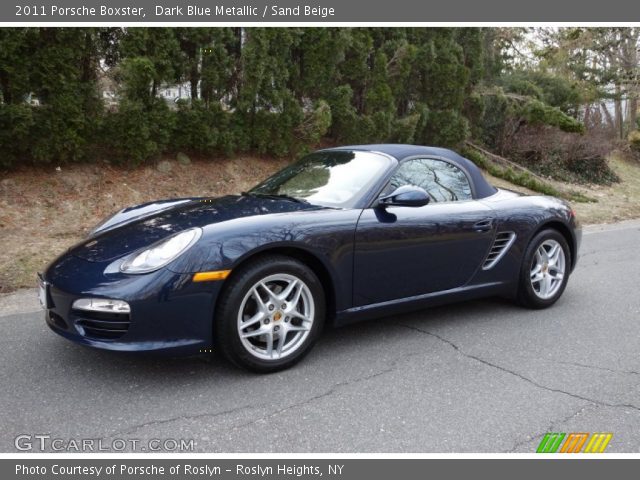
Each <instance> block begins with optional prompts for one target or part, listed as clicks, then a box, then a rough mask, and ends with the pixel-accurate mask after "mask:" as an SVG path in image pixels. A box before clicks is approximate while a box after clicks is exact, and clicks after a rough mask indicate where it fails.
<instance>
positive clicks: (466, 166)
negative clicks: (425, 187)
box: [328, 143, 496, 198]
mask: <svg viewBox="0 0 640 480" xmlns="http://www.w3.org/2000/svg"><path fill="white" fill-rule="evenodd" d="M328 150H364V151H369V152H381V153H384V154H386V155H389V156H391V157H394V158H395V159H396V160H398V161H399V162H401V161H402V160H404V159H406V158H410V157H419V156H425V157H441V158H444V159H446V160H448V161H450V162H451V163H453V164H454V165H457V166H459V167H460V168H462V170H464V171H465V172H466V173H467V174H468V175H469V177H470V180H471V181H472V182H473V186H474V189H475V198H485V197H489V196H491V195H493V194H494V193H496V189H495V187H493V186H492V185H490V184H489V182H487V180H486V179H485V178H484V177H483V176H482V171H481V170H480V169H479V168H478V167H477V165H476V164H475V163H473V162H472V161H471V160H469V159H467V158H464V157H463V156H461V155H458V154H457V153H456V152H454V151H452V150H449V149H446V148H439V147H423V146H420V145H403V144H396V143H389V144H387V143H382V144H374V145H348V146H344V147H336V148H330V149H328Z"/></svg>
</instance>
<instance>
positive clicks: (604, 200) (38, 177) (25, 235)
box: [0, 157, 640, 294]
mask: <svg viewBox="0 0 640 480" xmlns="http://www.w3.org/2000/svg"><path fill="white" fill-rule="evenodd" d="M285 164H286V160H274V159H264V158H257V157H238V158H234V159H215V160H208V161H207V160H194V161H192V163H191V164H189V165H181V164H179V163H178V162H176V161H172V162H171V171H169V172H167V173H163V172H160V171H159V170H158V169H157V168H156V167H155V166H153V165H151V166H142V167H139V168H136V169H133V170H128V169H125V168H121V167H115V166H111V165H107V164H104V165H69V166H64V167H62V168H61V169H60V170H59V171H58V170H57V169H56V168H55V166H51V167H47V168H38V169H34V168H24V169H21V170H18V171H16V172H11V173H10V174H8V175H5V176H4V177H3V178H2V179H1V180H0V245H2V248H1V249H0V294H2V293H6V292H10V291H13V290H15V289H16V288H21V287H32V286H33V285H34V282H35V273H36V272H37V271H38V270H42V269H43V268H44V267H45V265H46V263H47V262H48V261H50V260H51V259H53V258H54V257H55V256H56V255H57V254H59V253H60V252H62V251H63V250H64V249H66V248H68V247H69V246H71V245H72V244H73V243H75V242H77V241H78V240H80V239H81V238H82V237H83V236H84V235H85V234H86V233H87V232H88V231H89V230H90V229H91V228H92V227H93V226H95V225H96V224H97V223H98V222H99V221H100V220H101V219H103V218H104V217H105V216H107V215H110V214H111V213H113V212H115V211H117V210H119V209H121V208H123V207H125V206H129V205H134V204H137V203H142V202H145V201H150V200H155V199H159V198H169V197H187V196H217V195H224V194H228V193H237V192H239V191H241V190H244V189H247V188H249V187H250V186H252V185H254V184H256V183H257V182H258V181H260V180H261V179H263V178H265V177H266V176H268V175H269V174H271V173H272V172H274V171H276V170H278V169H279V168H281V167H282V166H283V165H285ZM611 166H612V168H613V170H614V171H615V172H616V173H617V174H618V175H619V176H620V178H621V179H622V182H621V183H619V184H614V185H613V186H611V187H603V186H579V185H571V188H572V189H574V190H577V191H580V192H582V193H584V194H586V195H588V196H589V197H594V198H597V199H598V200H599V201H598V202H597V203H575V204H574V207H575V210H576V212H577V214H578V217H579V218H580V219H581V220H582V222H583V223H585V224H590V223H609V222H614V221H618V220H623V219H629V218H639V217H640V165H638V164H634V163H629V162H626V161H624V160H621V159H619V158H617V157H613V158H612V159H611ZM490 180H491V181H492V182H493V183H494V184H495V185H496V186H499V187H506V188H510V189H513V190H517V191H522V192H525V193H530V192H527V190H526V189H524V188H522V187H518V186H514V185H512V184H510V183H508V182H506V181H504V180H501V179H497V178H494V177H490ZM551 183H553V182H551Z"/></svg>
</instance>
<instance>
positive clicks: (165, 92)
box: [158, 82, 191, 107]
mask: <svg viewBox="0 0 640 480" xmlns="http://www.w3.org/2000/svg"><path fill="white" fill-rule="evenodd" d="M158 96H159V97H161V98H162V99H164V100H165V101H166V102H167V103H168V104H169V106H172V107H173V106H175V103H176V102H177V101H178V100H190V99H191V84H190V83H189V82H185V83H180V84H177V85H162V86H161V87H160V88H159V89H158Z"/></svg>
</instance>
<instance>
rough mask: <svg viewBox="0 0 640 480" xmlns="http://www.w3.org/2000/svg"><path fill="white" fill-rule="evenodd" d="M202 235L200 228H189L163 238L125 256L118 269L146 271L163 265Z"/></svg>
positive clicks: (123, 270) (129, 271)
mask: <svg viewBox="0 0 640 480" xmlns="http://www.w3.org/2000/svg"><path fill="white" fill-rule="evenodd" d="M201 235H202V229H201V228H198V227H196V228H190V229H189V230H185V231H183V232H180V233H177V234H175V235H172V236H171V237H169V238H165V239H163V240H162V241H160V242H158V243H156V244H155V245H152V246H151V247H149V248H148V249H146V250H144V251H142V252H137V253H134V254H133V255H131V256H130V257H129V258H127V259H126V260H125V261H124V262H123V263H122V265H120V270H121V271H122V272H124V273H147V272H152V271H154V270H157V269H159V268H161V267H164V266H165V265H166V264H167V263H169V262H171V261H172V260H175V259H176V258H178V257H179V256H180V255H182V254H183V253H184V252H186V251H187V250H188V249H189V248H190V247H191V246H192V245H193V244H194V243H196V242H197V241H198V239H199V238H200V236H201Z"/></svg>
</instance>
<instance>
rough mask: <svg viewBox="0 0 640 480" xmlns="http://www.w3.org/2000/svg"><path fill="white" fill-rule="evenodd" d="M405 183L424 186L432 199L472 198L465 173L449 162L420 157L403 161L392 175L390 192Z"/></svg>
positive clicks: (444, 200) (453, 199)
mask: <svg viewBox="0 0 640 480" xmlns="http://www.w3.org/2000/svg"><path fill="white" fill-rule="evenodd" d="M403 185H415V186H418V187H422V188H424V189H425V190H426V191H427V193H428V194H429V196H430V197H431V201H434V202H452V201H457V200H469V199H471V198H472V197H471V186H470V185H469V179H468V178H467V176H466V175H465V173H464V172H463V171H462V170H461V169H459V168H458V167H456V166H455V165H452V164H451V163H449V162H443V161H442V160H435V159H431V158H418V159H415V160H408V161H406V162H404V163H402V164H401V165H400V166H399V167H398V170H396V172H395V173H394V174H393V177H391V181H390V186H389V188H387V191H388V192H391V191H393V190H395V189H396V188H398V187H401V186H403Z"/></svg>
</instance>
